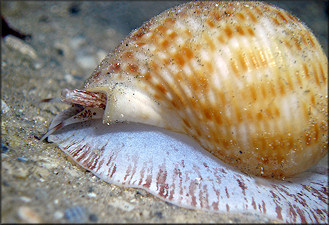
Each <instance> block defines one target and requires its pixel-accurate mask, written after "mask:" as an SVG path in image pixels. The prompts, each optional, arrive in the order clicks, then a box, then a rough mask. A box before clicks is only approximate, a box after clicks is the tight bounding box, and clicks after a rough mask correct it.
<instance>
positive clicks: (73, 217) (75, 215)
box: [64, 206, 88, 223]
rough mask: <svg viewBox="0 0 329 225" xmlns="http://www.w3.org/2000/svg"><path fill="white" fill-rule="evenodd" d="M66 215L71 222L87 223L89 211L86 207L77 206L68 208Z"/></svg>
mask: <svg viewBox="0 0 329 225" xmlns="http://www.w3.org/2000/svg"><path fill="white" fill-rule="evenodd" d="M64 217H65V218H66V219H67V220H68V221H69V222H70V223H85V222H87V220H88V218H87V213H86V210H85V208H84V207H82V206H75V207H73V208H68V209H66V210H65V212H64Z"/></svg>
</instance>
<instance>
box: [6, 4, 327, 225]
mask: <svg viewBox="0 0 329 225" xmlns="http://www.w3.org/2000/svg"><path fill="white" fill-rule="evenodd" d="M173 5H177V2H172V1H171V2H111V1H109V2H99V1H98V2H88V1H83V2H78V1H75V2H68V1H65V2H53V1H49V2H48V1H26V2H23V1H2V3H1V13H2V15H3V16H4V17H5V19H6V20H7V22H8V23H9V25H10V26H12V27H13V28H15V29H17V30H19V31H21V32H23V33H28V34H31V35H32V39H30V40H27V41H22V40H20V39H17V38H16V37H13V36H11V37H10V36H7V37H6V38H5V39H2V40H1V56H2V61H1V110H2V113H1V222H2V223H17V222H50V223H68V222H82V223H87V222H103V223H117V222H125V223H133V222H138V223H144V222H159V223H160V222H161V223H163V222H165V223H170V222H189V223H192V222H196V223H200V222H207V223H209V222H215V223H221V222H225V223H237V222H275V221H271V220H269V219H268V218H265V217H261V216H257V215H250V214H246V213H241V214H238V215H237V214H235V215H232V214H220V213H209V212H202V211H195V210H187V209H183V208H180V207H177V206H174V205H172V204H169V203H166V202H164V201H161V200H159V199H158V198H156V197H153V196H152V195H150V194H148V193H147V192H145V191H143V190H138V189H133V188H122V187H118V186H116V185H112V184H108V183H105V182H103V181H102V180H100V179H98V178H97V177H96V176H94V175H93V174H91V173H90V172H87V171H86V170H84V169H81V168H80V167H78V166H77V165H76V164H75V163H74V162H73V161H72V160H70V159H69V158H68V157H67V156H66V155H65V154H64V153H63V152H62V151H61V150H60V149H59V148H58V147H56V145H55V144H53V143H47V142H46V141H43V142H41V141H39V140H38V139H37V137H41V136H42V135H43V134H44V133H45V132H46V131H47V127H48V125H49V123H50V121H51V119H52V118H53V117H54V116H55V115H56V114H57V113H59V112H60V111H62V110H63V109H64V108H65V107H67V106H66V105H62V104H59V103H52V104H50V103H48V104H37V103H36V102H37V101H39V100H40V99H44V98H51V97H59V96H60V93H61V90H62V89H63V88H81V87H82V85H83V82H84V80H85V79H86V78H88V77H89V75H90V74H91V72H92V71H93V69H94V68H95V67H96V65H97V64H98V63H99V62H100V60H101V59H102V58H103V57H104V56H105V55H106V54H107V52H108V51H111V50H113V49H114V48H115V47H116V46H117V45H118V44H119V43H120V41H121V40H122V39H123V38H124V37H125V36H126V35H127V34H128V33H129V32H130V31H131V30H133V29H134V28H137V27H139V26H140V25H142V23H143V22H145V21H147V20H148V19H149V18H151V17H152V16H154V15H157V14H158V13H160V12H161V11H163V10H165V9H167V8H169V7H171V6H173ZM279 5H280V6H282V7H284V8H287V9H288V10H289V11H290V12H293V14H294V15H296V16H298V17H299V18H301V20H302V21H304V22H305V23H306V24H307V25H308V26H309V27H310V28H311V29H312V30H313V31H314V33H315V35H316V37H317V38H319V39H320V43H321V45H322V46H323V47H324V49H325V52H327V50H328V45H327V42H328V38H327V37H328V4H327V3H325V2H324V1H314V2H313V1H304V2H298V1H290V2H280V3H279ZM323 163H324V164H325V163H326V161H325V160H324V161H323Z"/></svg>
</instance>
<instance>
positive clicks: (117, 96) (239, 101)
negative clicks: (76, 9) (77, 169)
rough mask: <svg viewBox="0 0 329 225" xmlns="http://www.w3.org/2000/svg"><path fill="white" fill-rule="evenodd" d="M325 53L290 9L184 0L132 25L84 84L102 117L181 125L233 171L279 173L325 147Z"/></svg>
mask: <svg viewBox="0 0 329 225" xmlns="http://www.w3.org/2000/svg"><path fill="white" fill-rule="evenodd" d="M327 71H328V62H327V58H326V56H325V55H324V53H323V50H322V49H321V46H320V45H319V43H318V41H317V40H316V38H315V37H314V35H313V34H312V32H311V31H310V30H309V29H308V28H307V27H306V26H305V25H304V24H303V23H302V22H300V21H299V20H298V19H297V18H296V17H294V16H292V15H290V14H288V13H287V12H285V11H283V10H281V9H279V8H276V7H272V6H270V5H267V4H263V3H260V2H247V3H244V2H192V3H189V4H185V5H182V6H180V7H178V8H174V9H170V10H168V11H166V12H164V13H162V14H160V15H159V16H157V17H155V18H153V19H151V20H150V21H148V22H146V23H145V24H144V25H143V26H142V27H141V28H139V29H137V30H135V31H133V32H132V33H131V34H130V35H129V36H128V37H127V38H126V39H125V40H124V41H123V42H122V43H121V44H120V45H119V46H118V48H117V49H116V50H115V51H114V53H111V54H109V55H108V56H107V57H106V58H105V59H104V60H103V62H102V63H101V64H100V65H99V66H98V68H97V69H96V70H95V71H94V72H93V74H92V76H91V77H90V78H89V79H88V80H87V82H86V84H85V88H84V90H86V91H89V92H94V93H104V94H105V95H106V98H107V100H106V102H104V104H105V105H106V107H105V114H104V122H105V123H113V122H115V121H130V122H140V123H145V124H150V125H154V126H158V127H163V128H166V129H169V130H173V131H177V132H181V133H185V134H188V135H190V136H192V137H193V138H195V139H196V140H197V141H198V142H199V143H200V144H201V145H202V146H203V147H204V148H205V149H206V150H207V151H209V152H210V153H211V154H213V155H215V156H216V157H218V158H219V159H221V160H223V161H224V162H226V163H228V164H230V165H234V166H235V167H238V168H239V169H240V170H241V171H244V172H245V173H249V174H255V175H259V176H264V177H276V178H280V177H281V178H282V177H289V176H292V175H294V174H297V173H300V172H301V171H304V170H306V169H307V168H309V167H311V166H312V165H314V164H315V163H317V162H318V161H319V160H320V159H321V158H322V157H324V156H325V155H326V154H327V142H328V136H327V131H328V127H327V116H328V114H327V105H328V104H327V101H328V98H327V77H328V75H327Z"/></svg>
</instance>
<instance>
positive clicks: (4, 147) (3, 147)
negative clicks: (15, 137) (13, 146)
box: [1, 143, 9, 153]
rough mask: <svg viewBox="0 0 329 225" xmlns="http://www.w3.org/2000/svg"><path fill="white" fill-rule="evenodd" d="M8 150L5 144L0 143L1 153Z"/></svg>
mask: <svg viewBox="0 0 329 225" xmlns="http://www.w3.org/2000/svg"><path fill="white" fill-rule="evenodd" d="M8 150H9V148H8V147H7V146H6V145H4V144H2V143H1V153H6V152H8Z"/></svg>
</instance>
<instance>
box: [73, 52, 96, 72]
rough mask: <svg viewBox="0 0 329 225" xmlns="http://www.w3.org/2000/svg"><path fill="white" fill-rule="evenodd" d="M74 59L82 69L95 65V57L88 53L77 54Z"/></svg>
mask: <svg viewBox="0 0 329 225" xmlns="http://www.w3.org/2000/svg"><path fill="white" fill-rule="evenodd" d="M76 60H77V63H78V64H79V66H80V67H82V68H84V69H92V68H94V67H95V66H96V65H97V63H96V60H95V58H94V57H92V56H89V55H79V56H78V57H77V59H76Z"/></svg>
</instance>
